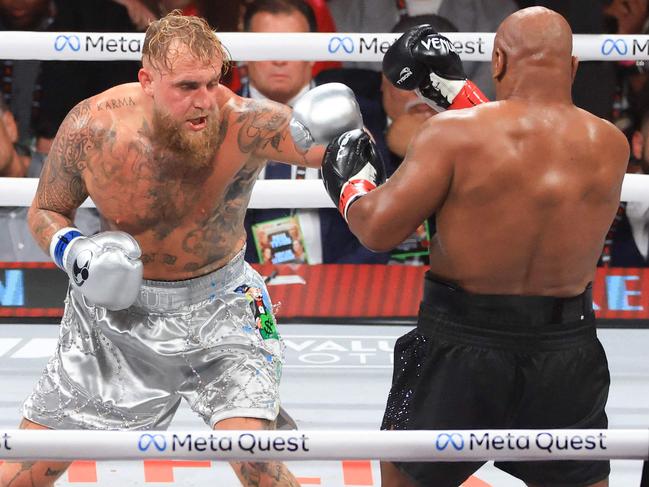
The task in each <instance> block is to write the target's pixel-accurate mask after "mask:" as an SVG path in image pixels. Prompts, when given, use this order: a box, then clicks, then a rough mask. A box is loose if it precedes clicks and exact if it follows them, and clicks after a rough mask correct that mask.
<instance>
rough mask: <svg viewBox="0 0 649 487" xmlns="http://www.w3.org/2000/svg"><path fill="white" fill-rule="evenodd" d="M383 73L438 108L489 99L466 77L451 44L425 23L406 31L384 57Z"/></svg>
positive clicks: (393, 81) (477, 103) (451, 107)
mask: <svg viewBox="0 0 649 487" xmlns="http://www.w3.org/2000/svg"><path fill="white" fill-rule="evenodd" d="M383 73H384V74H385V77H386V78H388V80H389V81H390V82H391V83H392V84H393V85H394V86H395V87H397V88H400V89H402V90H415V91H416V92H417V94H418V95H419V96H420V97H421V98H422V99H423V100H424V101H425V102H426V103H427V104H428V105H430V106H431V107H432V108H433V109H435V110H437V111H443V110H455V109H460V108H469V107H472V106H475V105H479V104H481V103H485V102H487V101H489V100H488V99H487V97H486V96H485V95H484V94H483V93H482V92H481V91H480V89H479V88H478V87H477V86H476V85H474V84H473V82H471V81H470V80H468V79H467V77H466V74H465V73H464V68H463V67H462V61H461V60H460V56H459V55H458V54H457V52H456V51H455V48H454V47H453V44H452V43H451V41H450V40H449V39H447V38H446V37H444V36H443V35H440V34H438V33H437V32H436V31H435V29H433V27H431V26H430V25H428V24H424V25H419V26H417V27H413V28H412V29H410V30H408V31H406V32H405V33H404V34H403V35H402V36H401V37H399V38H398V39H397V40H396V41H395V42H394V44H392V45H391V46H390V48H389V49H388V51H387V52H386V53H385V56H384V57H383Z"/></svg>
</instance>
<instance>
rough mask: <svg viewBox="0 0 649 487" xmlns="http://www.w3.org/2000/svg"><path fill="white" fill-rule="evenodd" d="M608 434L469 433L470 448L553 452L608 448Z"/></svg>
mask: <svg viewBox="0 0 649 487" xmlns="http://www.w3.org/2000/svg"><path fill="white" fill-rule="evenodd" d="M605 440H606V435H605V434H604V433H599V434H597V435H567V434H552V433H546V432H540V433H537V434H535V435H533V436H531V437H530V436H528V435H513V434H511V433H507V434H506V435H490V434H489V433H484V434H482V435H477V434H474V433H471V434H469V449H470V450H478V449H483V450H529V449H530V448H531V447H536V448H538V449H539V450H543V451H546V452H548V453H553V452H555V451H566V450H570V451H578V450H596V449H599V450H606V449H607V448H606V445H605V443H604V442H605Z"/></svg>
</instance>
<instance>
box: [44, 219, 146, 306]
mask: <svg viewBox="0 0 649 487" xmlns="http://www.w3.org/2000/svg"><path fill="white" fill-rule="evenodd" d="M50 254H51V256H52V259H53V260H54V262H55V263H56V264H57V265H58V266H59V267H60V268H61V269H63V270H64V271H65V272H66V273H67V274H68V276H69V278H70V282H71V283H72V285H73V286H74V287H75V288H76V289H77V290H78V291H79V292H80V293H81V294H83V295H84V296H85V297H86V298H88V300H89V301H90V302H92V304H94V305H97V306H103V307H105V308H107V309H110V310H113V311H115V310H120V309H125V308H128V307H129V306H131V305H132V304H133V303H134V302H135V299H136V298H137V296H138V293H139V291H140V285H141V283H142V272H143V269H142V261H141V260H140V256H141V254H142V252H141V251H140V246H139V245H138V243H137V241H136V240H135V239H134V238H133V237H132V236H130V235H129V234H128V233H124V232H102V233H98V234H97V235H93V236H92V237H84V236H83V235H82V234H81V233H80V232H79V231H78V230H77V229H75V228H64V229H61V230H59V231H58V232H56V234H55V235H54V237H53V238H52V242H51V244H50Z"/></svg>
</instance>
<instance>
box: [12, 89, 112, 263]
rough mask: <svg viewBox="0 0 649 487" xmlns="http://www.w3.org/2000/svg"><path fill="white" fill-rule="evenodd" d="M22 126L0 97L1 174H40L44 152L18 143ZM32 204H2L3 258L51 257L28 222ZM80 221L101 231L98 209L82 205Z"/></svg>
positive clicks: (86, 228) (35, 259)
mask: <svg viewBox="0 0 649 487" xmlns="http://www.w3.org/2000/svg"><path fill="white" fill-rule="evenodd" d="M18 139H19V129H18V125H17V124H16V120H15V119H14V116H13V114H12V113H11V111H9V109H8V107H7V105H6V104H5V103H4V101H2V99H0V177H12V178H22V177H30V178H37V177H39V175H40V173H41V169H42V168H43V162H44V158H43V155H42V154H40V153H37V152H31V153H30V152H25V151H24V147H22V146H18V145H17V144H16V142H17V141H18ZM28 209H29V208H28V207H7V206H0V228H2V229H3V235H2V238H0V261H1V262H41V261H46V262H49V261H50V256H49V255H47V254H45V252H43V251H42V250H41V249H40V247H39V246H38V245H37V244H36V242H35V241H34V238H33V237H32V235H31V233H30V231H29V227H28V226H27V210H28ZM76 223H77V225H79V226H80V228H83V229H84V231H85V232H89V234H93V233H95V232H97V231H99V217H98V215H97V212H96V210H94V209H93V210H91V209H80V210H79V211H78V212H77V218H76Z"/></svg>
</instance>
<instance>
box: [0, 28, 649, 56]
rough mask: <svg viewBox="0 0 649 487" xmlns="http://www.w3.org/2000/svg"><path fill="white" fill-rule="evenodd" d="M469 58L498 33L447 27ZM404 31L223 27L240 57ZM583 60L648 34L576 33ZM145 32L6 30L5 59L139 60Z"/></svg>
mask: <svg viewBox="0 0 649 487" xmlns="http://www.w3.org/2000/svg"><path fill="white" fill-rule="evenodd" d="M444 35H446V36H447V37H448V38H449V39H451V41H453V43H454V45H455V48H456V50H457V51H458V53H459V54H460V57H461V58H462V59H463V60H465V61H489V60H491V49H492V46H493V39H494V34H493V33H488V32H451V33H445V34H444ZM398 36H399V34H393V33H376V34H374V33H363V34H359V33H342V32H336V33H251V32H220V33H219V37H220V38H221V40H222V41H223V43H224V44H225V46H226V47H227V48H228V50H229V51H230V53H231V55H232V58H233V59H234V60H235V61H263V60H268V59H278V60H301V61H304V60H311V61H371V62H376V61H381V59H382V58H383V54H385V51H386V50H387V48H388V47H389V45H390V44H391V43H392V42H394V40H395V39H396V38H397V37H398ZM573 38H574V54H575V55H576V56H578V57H579V58H580V59H581V60H582V61H596V60H599V61H620V60H634V61H640V60H645V59H649V36H647V35H599V34H597V35H594V34H575V35H574V36H573ZM143 39H144V34H142V33H120V32H107V33H97V32H18V31H16V32H1V33H0V59H40V60H48V61H64V60H76V61H116V60H129V59H130V60H139V59H140V51H141V47H142V41H143Z"/></svg>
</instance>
